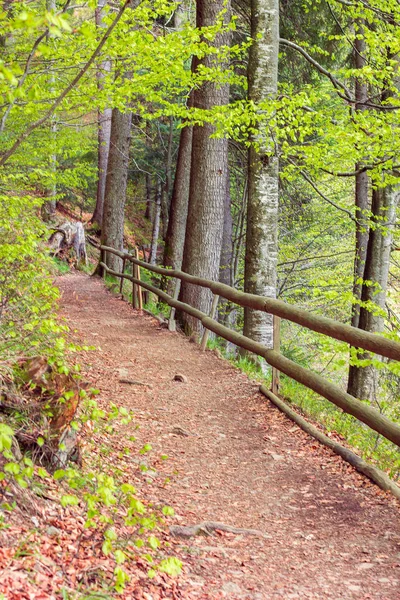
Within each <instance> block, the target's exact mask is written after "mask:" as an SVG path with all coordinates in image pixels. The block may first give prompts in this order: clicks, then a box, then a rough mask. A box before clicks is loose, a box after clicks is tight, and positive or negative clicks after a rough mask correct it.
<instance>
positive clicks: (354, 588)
mask: <svg viewBox="0 0 400 600" xmlns="http://www.w3.org/2000/svg"><path fill="white" fill-rule="evenodd" d="M347 589H348V590H349V591H350V592H361V586H360V585H353V584H348V585H347Z"/></svg>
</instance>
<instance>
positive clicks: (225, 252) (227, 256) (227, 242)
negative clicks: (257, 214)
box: [218, 169, 237, 351]
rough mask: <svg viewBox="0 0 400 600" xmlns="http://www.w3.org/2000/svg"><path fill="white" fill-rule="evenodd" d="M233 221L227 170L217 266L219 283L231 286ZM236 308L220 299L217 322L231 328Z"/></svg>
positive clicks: (227, 346)
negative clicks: (222, 225)
mask: <svg viewBox="0 0 400 600" xmlns="http://www.w3.org/2000/svg"><path fill="white" fill-rule="evenodd" d="M232 262H233V219H232V207H231V194H230V180H229V169H228V174H227V184H226V195H225V205H224V229H223V233H222V249H221V260H220V265H219V280H220V282H221V283H224V284H226V285H230V286H233V285H234V282H233V277H232V274H233V271H232ZM236 314H237V311H236V306H235V305H232V304H231V303H230V302H229V301H228V300H225V298H220V300H219V305H218V321H219V322H220V323H222V324H223V325H226V326H227V327H233V326H234V324H235V322H236ZM225 346H226V349H227V350H229V351H233V350H234V345H233V344H231V343H230V342H226V344H225Z"/></svg>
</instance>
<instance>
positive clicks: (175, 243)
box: [164, 126, 193, 269]
mask: <svg viewBox="0 0 400 600" xmlns="http://www.w3.org/2000/svg"><path fill="white" fill-rule="evenodd" d="M192 136H193V128H192V127H190V126H189V127H183V128H182V130H181V135H180V139H179V150H178V158H177V162H176V170H175V179H174V186H173V189H172V198H171V209H170V215H169V221H168V229H167V236H166V240H165V251H164V264H165V265H166V266H168V267H172V268H173V269H180V268H181V266H182V257H183V247H184V243H185V232H186V221H187V214H188V203H189V187H190V166H191V159H192Z"/></svg>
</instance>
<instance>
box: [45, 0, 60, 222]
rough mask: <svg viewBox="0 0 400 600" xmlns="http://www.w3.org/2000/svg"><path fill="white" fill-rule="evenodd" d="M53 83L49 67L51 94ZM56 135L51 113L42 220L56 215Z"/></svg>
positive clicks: (49, 6) (50, 2) (50, 6)
mask: <svg viewBox="0 0 400 600" xmlns="http://www.w3.org/2000/svg"><path fill="white" fill-rule="evenodd" d="M46 10H47V11H48V12H53V13H55V12H56V10H57V6H56V1H55V0H46ZM47 37H50V36H47ZM54 83H55V79H54V73H53V72H51V67H50V81H49V84H50V90H49V91H50V93H51V94H54ZM56 136H57V123H56V120H55V116H54V115H53V116H52V117H51V122H50V142H51V146H52V148H53V151H52V153H51V155H50V160H49V163H50V171H51V174H52V178H53V179H52V181H51V183H50V184H49V186H48V188H47V189H46V192H45V195H46V198H47V200H45V202H44V204H43V206H42V218H43V220H44V221H52V220H53V219H54V217H55V216H56V209H57V201H56V195H57V184H56V173H57V155H56V153H55V145H56Z"/></svg>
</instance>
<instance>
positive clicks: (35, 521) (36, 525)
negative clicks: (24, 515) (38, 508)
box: [31, 517, 39, 527]
mask: <svg viewBox="0 0 400 600" xmlns="http://www.w3.org/2000/svg"><path fill="white" fill-rule="evenodd" d="M31 521H32V523H33V524H34V526H35V527H39V520H38V518H37V517H31Z"/></svg>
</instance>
